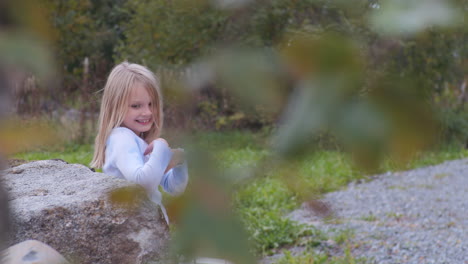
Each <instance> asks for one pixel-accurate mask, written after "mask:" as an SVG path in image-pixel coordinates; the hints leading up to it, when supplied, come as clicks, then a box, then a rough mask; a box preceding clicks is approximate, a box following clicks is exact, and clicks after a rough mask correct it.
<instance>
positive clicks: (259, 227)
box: [13, 132, 468, 263]
mask: <svg viewBox="0 0 468 264" xmlns="http://www.w3.org/2000/svg"><path fill="white" fill-rule="evenodd" d="M189 140H190V141H191V142H190V141H189V143H190V144H192V145H193V146H194V147H195V148H202V149H204V150H206V151H210V152H212V153H215V158H216V161H217V166H218V167H219V168H221V169H226V170H236V172H237V175H238V174H239V173H243V174H245V175H255V176H256V177H255V178H253V179H249V180H247V181H245V182H240V183H236V186H235V187H236V192H235V194H234V197H233V202H234V207H235V209H236V212H237V213H238V214H239V215H240V216H241V218H242V219H243V222H244V224H245V227H246V230H247V231H248V233H249V235H250V239H251V241H253V242H254V243H253V244H254V245H255V246H254V249H253V250H254V252H255V253H256V254H257V255H266V254H270V253H272V252H275V251H277V250H280V249H281V248H284V247H285V246H291V245H295V244H298V243H300V241H301V240H303V239H304V238H305V237H307V238H308V239H309V241H311V243H310V244H314V245H317V244H320V241H321V240H324V239H325V238H324V235H323V234H320V232H318V231H317V230H315V229H314V228H312V227H305V226H302V225H299V224H297V223H296V222H293V221H291V220H289V219H288V218H286V217H284V216H285V215H286V214H287V213H288V212H290V211H291V210H293V209H295V208H297V207H298V206H299V205H300V203H301V202H302V201H304V200H307V199H310V198H320V196H321V195H323V194H324V193H326V192H330V191H334V190H338V189H340V188H342V187H344V186H346V184H347V183H349V182H350V181H353V180H355V179H360V178H364V177H365V176H364V175H363V173H361V172H359V171H358V170H356V169H355V168H354V167H353V165H352V163H351V159H350V158H349V155H347V154H344V153H342V152H340V151H329V150H328V151H325V150H317V151H316V152H315V153H314V154H311V155H310V156H305V157H303V158H301V159H300V160H295V161H288V162H280V161H279V160H278V159H275V158H273V156H272V153H271V152H270V151H269V149H268V141H267V139H266V136H265V134H254V133H251V132H222V133H221V132H210V133H198V134H195V135H192V136H191V137H190V139H189ZM169 142H173V141H169ZM186 145H187V144H185V145H184V146H183V147H185V146H186ZM193 146H192V147H193ZM188 147H190V146H188ZM92 152H93V146H92V145H73V144H70V145H67V146H64V147H60V148H57V147H55V148H53V149H49V150H47V151H46V150H36V151H30V152H26V153H18V154H16V155H15V156H14V157H13V158H17V159H24V160H27V161H29V160H42V159H63V160H65V161H67V162H69V163H81V164H84V165H88V164H89V162H90V161H91V158H92ZM466 157H468V150H465V149H461V148H459V147H458V148H457V147H453V146H451V147H445V148H440V149H437V150H434V151H428V152H424V153H420V154H418V155H417V156H416V157H415V159H414V160H412V161H411V162H409V163H408V164H405V166H403V169H413V168H417V167H422V166H429V165H435V164H438V163H441V162H443V161H446V160H451V159H460V158H466ZM401 169H402V167H401V166H397V164H396V163H394V162H392V161H391V160H387V161H385V162H384V164H383V165H382V169H381V171H382V172H384V171H396V170H401ZM241 178H242V177H241ZM364 220H369V221H371V220H373V219H371V218H369V219H364ZM322 257H323V256H322ZM287 258H290V259H288V260H285V261H289V260H291V261H292V262H280V263H309V262H303V260H301V258H305V259H307V258H309V260H310V261H312V260H313V261H314V262H313V263H345V262H339V261H341V260H340V259H338V260H336V261H335V260H333V261H335V262H331V261H332V259H330V258H328V257H327V258H325V257H323V258H324V259H323V260H320V256H302V257H298V258H299V260H297V261H298V262H293V260H292V259H291V258H294V257H293V256H289V257H287ZM287 258H286V259H287ZM294 261H296V260H294ZM321 261H322V262H321ZM349 263H352V262H349Z"/></svg>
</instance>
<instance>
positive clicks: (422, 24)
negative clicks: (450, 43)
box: [369, 0, 461, 35]
mask: <svg viewBox="0 0 468 264" xmlns="http://www.w3.org/2000/svg"><path fill="white" fill-rule="evenodd" d="M460 16H461V13H460V10H457V9H455V7H454V6H453V5H452V4H451V3H450V1H442V0H383V1H381V2H380V3H379V4H377V5H375V6H374V10H373V12H372V13H371V15H370V17H369V20H370V23H371V26H372V27H373V29H374V30H375V31H376V32H378V33H382V34H385V35H410V34H415V33H418V32H421V31H423V30H425V29H428V28H431V27H434V26H436V27H445V26H452V25H454V24H455V23H456V22H459V21H460V20H459V19H460Z"/></svg>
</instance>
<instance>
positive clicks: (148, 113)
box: [143, 106, 151, 115]
mask: <svg viewBox="0 0 468 264" xmlns="http://www.w3.org/2000/svg"><path fill="white" fill-rule="evenodd" d="M143 113H144V114H145V115H151V107H149V106H147V107H145V109H144V110H143Z"/></svg>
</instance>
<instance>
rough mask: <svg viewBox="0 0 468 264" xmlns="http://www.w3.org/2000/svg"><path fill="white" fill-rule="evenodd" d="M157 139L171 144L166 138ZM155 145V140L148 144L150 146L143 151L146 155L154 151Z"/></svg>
mask: <svg viewBox="0 0 468 264" xmlns="http://www.w3.org/2000/svg"><path fill="white" fill-rule="evenodd" d="M156 140H160V141H163V142H164V143H166V145H167V146H169V144H167V141H166V140H165V139H164V138H158V139H156ZM153 146H154V141H153V142H151V143H150V144H149V145H148V147H146V149H145V152H144V153H143V155H144V156H146V155H148V154H150V153H151V152H153Z"/></svg>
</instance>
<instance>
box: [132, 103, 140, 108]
mask: <svg viewBox="0 0 468 264" xmlns="http://www.w3.org/2000/svg"><path fill="white" fill-rule="evenodd" d="M130 107H131V108H140V105H138V104H132V105H131V106H130Z"/></svg>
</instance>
